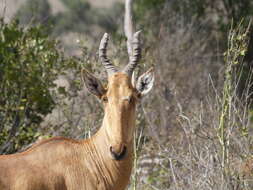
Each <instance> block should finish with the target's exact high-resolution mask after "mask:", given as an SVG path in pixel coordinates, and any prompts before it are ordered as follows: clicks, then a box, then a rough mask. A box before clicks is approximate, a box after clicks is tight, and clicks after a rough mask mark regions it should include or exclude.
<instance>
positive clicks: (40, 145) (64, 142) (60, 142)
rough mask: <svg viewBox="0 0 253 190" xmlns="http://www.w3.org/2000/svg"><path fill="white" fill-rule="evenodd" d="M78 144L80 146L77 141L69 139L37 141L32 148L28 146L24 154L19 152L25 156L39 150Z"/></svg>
mask: <svg viewBox="0 0 253 190" xmlns="http://www.w3.org/2000/svg"><path fill="white" fill-rule="evenodd" d="M79 144H80V141H79V140H75V139H70V138H66V137H53V138H49V139H46V140H38V141H37V142H35V143H34V144H33V145H32V146H30V147H29V148H28V149H26V150H25V151H24V152H21V153H20V154H26V153H29V152H32V151H35V150H36V149H40V148H49V147H53V148H54V147H55V146H66V148H67V147H68V146H71V145H79Z"/></svg>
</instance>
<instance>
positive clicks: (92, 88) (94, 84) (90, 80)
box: [82, 69, 106, 98]
mask: <svg viewBox="0 0 253 190" xmlns="http://www.w3.org/2000/svg"><path fill="white" fill-rule="evenodd" d="M82 79H83V82H84V84H85V86H86V88H87V89H88V91H89V92H90V93H92V94H94V95H96V96H97V97H98V98H101V96H103V95H104V94H105V92H106V91H105V89H104V87H103V85H102V83H101V82H100V80H99V79H97V78H96V77H94V76H93V75H92V74H91V73H89V72H88V71H87V70H85V69H83V70H82Z"/></svg>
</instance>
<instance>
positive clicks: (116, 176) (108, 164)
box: [89, 122, 133, 189]
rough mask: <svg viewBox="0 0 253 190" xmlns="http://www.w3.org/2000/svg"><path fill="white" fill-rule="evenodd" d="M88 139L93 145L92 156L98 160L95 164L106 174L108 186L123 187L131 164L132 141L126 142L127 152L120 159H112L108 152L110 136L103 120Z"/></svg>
mask: <svg viewBox="0 0 253 190" xmlns="http://www.w3.org/2000/svg"><path fill="white" fill-rule="evenodd" d="M89 141H90V143H92V144H93V145H94V146H93V150H92V152H93V156H95V157H96V160H99V163H97V164H98V165H100V167H101V168H102V171H103V174H104V176H106V177H105V178H106V180H105V181H107V182H106V183H107V184H108V187H123V186H124V187H125V186H126V185H127V184H128V183H129V179H130V175H131V170H132V166H133V142H129V143H128V144H127V154H126V156H125V157H124V158H123V159H122V160H114V159H113V158H112V156H111V154H110V138H109V137H108V134H107V132H106V125H105V122H103V124H102V127H101V128H100V129H99V130H98V132H97V133H96V134H95V135H94V136H92V137H91V139H90V140H89ZM112 189H113V188H112ZM119 189H121V188H119Z"/></svg>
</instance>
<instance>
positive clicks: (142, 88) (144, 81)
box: [136, 68, 155, 96]
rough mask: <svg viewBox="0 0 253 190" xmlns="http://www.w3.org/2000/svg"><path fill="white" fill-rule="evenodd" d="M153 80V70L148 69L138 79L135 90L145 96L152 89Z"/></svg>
mask: <svg viewBox="0 0 253 190" xmlns="http://www.w3.org/2000/svg"><path fill="white" fill-rule="evenodd" d="M154 79H155V77H154V68H151V69H149V70H148V71H147V72H146V73H144V74H142V75H141V76H140V77H139V78H138V80H137V83H136V89H137V90H138V92H139V93H140V94H141V95H142V96H144V95H146V94H147V93H148V92H149V91H150V90H151V89H152V87H153V84H154Z"/></svg>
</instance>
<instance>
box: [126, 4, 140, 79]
mask: <svg viewBox="0 0 253 190" xmlns="http://www.w3.org/2000/svg"><path fill="white" fill-rule="evenodd" d="M132 17H133V11H132V0H126V2H125V23H124V30H125V35H126V37H127V52H128V56H129V63H128V64H127V65H126V67H125V68H124V69H123V72H125V73H127V74H128V75H129V76H130V77H131V76H132V73H133V70H134V69H135V67H136V65H137V64H138V62H139V60H140V57H141V48H140V40H139V36H140V31H138V32H136V33H135V34H133V33H134V26H133V19H132Z"/></svg>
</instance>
